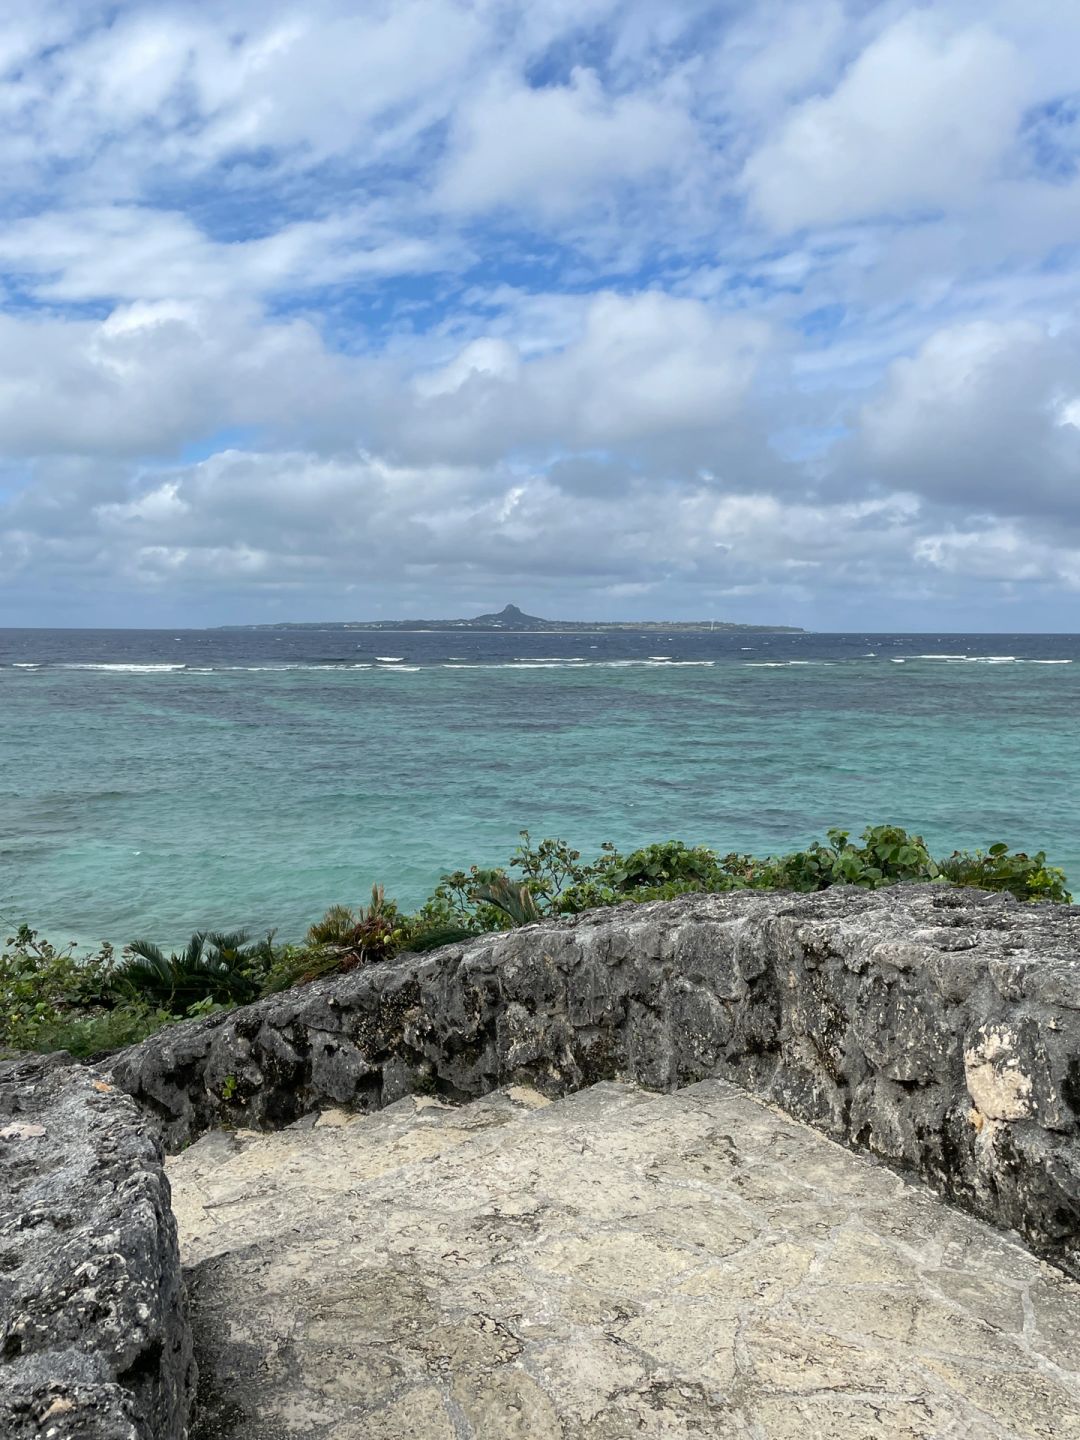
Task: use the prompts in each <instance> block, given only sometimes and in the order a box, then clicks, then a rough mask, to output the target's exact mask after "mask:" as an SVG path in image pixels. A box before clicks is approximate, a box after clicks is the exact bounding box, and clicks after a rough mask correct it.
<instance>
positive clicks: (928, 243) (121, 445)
mask: <svg viewBox="0 0 1080 1440" xmlns="http://www.w3.org/2000/svg"><path fill="white" fill-rule="evenodd" d="M1077 54H1080V7H1077V6H1076V5H1075V4H1073V3H1070V0H1025V4H1024V5H1022V6H1020V5H1017V4H1015V3H1011V0H981V3H974V0H971V3H969V0H939V3H935V4H933V5H923V6H919V5H913V4H908V3H903V0H883V3H876V4H875V3H868V0H851V3H847V4H845V3H843V0H782V3H781V0H777V3H769V0H764V3H762V0H757V3H742V0H725V3H696V0H665V3H664V4H662V5H661V4H658V3H655V0H653V3H638V0H621V3H620V0H574V3H570V0H541V3H538V4H532V5H529V6H525V5H521V4H509V3H501V0H471V3H465V0H419V3H414V0H394V3H385V4H375V3H372V4H361V5H358V4H355V3H353V4H345V3H341V0H305V3H304V4H303V5H299V4H295V3H285V0H260V3H258V4H255V3H250V4H249V3H246V0H229V3H227V4H224V3H222V4H219V3H216V0H203V3H200V4H197V5H193V4H190V3H185V4H165V3H161V4H157V3H149V0H144V3H135V4H123V3H119V4H117V3H113V4H108V5H95V4H94V3H92V0H79V3H50V0H36V3H33V4H30V3H24V0H10V3H9V4H8V5H6V6H5V7H4V14H3V17H2V18H0V126H2V127H3V131H4V134H3V153H4V156H5V165H4V168H3V174H2V175H0V189H2V192H3V193H2V195H0V205H2V214H0V624H7V625H33V624H41V625H64V624H80V625H88V624H101V625H116V624H146V625H155V624H161V625H183V624H192V625H198V624H214V623H225V622H230V621H246V620H251V621H267V620H274V619H332V618H340V619H346V618H367V617H378V616H385V617H400V616H405V615H440V614H442V615H456V614H469V613H473V612H475V611H478V610H488V609H491V608H498V607H500V606H501V605H502V604H504V603H506V602H507V601H511V600H512V601H514V602H516V603H517V604H519V605H521V606H523V607H524V608H526V609H528V610H530V611H534V612H536V613H540V614H546V615H552V616H563V617H568V618H569V617H590V618H626V617H634V616H640V617H671V618H677V617H709V616H713V617H716V618H731V619H742V620H751V621H758V620H760V621H766V622H768V621H775V622H779V623H783V622H790V623H799V624H804V625H807V626H810V627H814V628H828V629H843V628H847V627H849V626H855V627H857V628H867V627H874V628H879V629H933V630H935V631H937V630H943V629H955V630H965V629H981V630H1006V631H1007V630H1021V629H1035V630H1038V629H1047V630H1069V629H1072V630H1080V338H1078V337H1080V332H1078V329H1077V320H1078V316H1077V300H1078V293H1080V291H1078V283H1077V282H1078V275H1080V175H1078V171H1077V162H1078V158H1080V79H1078V76H1077V71H1076V66H1075V56H1076V55H1077Z"/></svg>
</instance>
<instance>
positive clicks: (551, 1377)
mask: <svg viewBox="0 0 1080 1440" xmlns="http://www.w3.org/2000/svg"><path fill="white" fill-rule="evenodd" d="M312 1119H314V1117H311V1118H309V1120H307V1121H303V1122H300V1124H299V1125H296V1126H293V1127H292V1128H290V1129H287V1130H284V1131H280V1132H278V1133H276V1134H273V1135H264V1134H258V1133H255V1132H251V1131H242V1132H239V1133H235V1134H224V1133H222V1132H214V1133H212V1134H210V1135H208V1136H206V1137H205V1138H204V1139H202V1140H200V1141H198V1142H197V1143H196V1144H195V1145H194V1146H192V1147H191V1148H190V1149H188V1150H186V1151H185V1152H183V1154H181V1155H179V1156H177V1157H175V1158H174V1159H173V1160H171V1161H170V1162H169V1165H170V1173H171V1175H172V1177H173V1185H174V1194H175V1196H176V1202H175V1203H176V1209H177V1216H178V1220H179V1225H180V1235H181V1245H182V1249H183V1254H184V1259H185V1262H186V1263H187V1264H188V1265H190V1266H191V1267H192V1268H191V1269H190V1270H189V1272H188V1275H189V1282H190V1285H191V1290H192V1295H193V1305H194V1315H195V1322H196V1333H197V1336H198V1335H201V1336H202V1337H204V1343H205V1350H204V1351H203V1353H201V1354H200V1374H201V1376H202V1377H203V1380H204V1382H205V1383H204V1386H203V1389H202V1394H201V1399H202V1402H203V1403H202V1406H201V1409H200V1417H199V1419H198V1421H197V1440H286V1437H290V1440H292V1437H297V1440H298V1437H304V1440H513V1437H520V1440H631V1437H633V1440H661V1437H663V1440H691V1437H697V1440H720V1437H724V1440H787V1437H790V1440H796V1437H797V1440H808V1437H818V1440H826V1437H834V1440H944V1437H954V1440H959V1437H967V1440H1076V1437H1080V1373H1078V1371H1080V1284H1077V1283H1076V1282H1074V1281H1071V1280H1069V1279H1067V1278H1066V1277H1064V1276H1063V1275H1062V1274H1061V1273H1060V1271H1057V1270H1055V1269H1054V1268H1053V1267H1051V1266H1049V1265H1046V1264H1043V1263H1040V1262H1039V1261H1038V1260H1036V1259H1035V1258H1034V1257H1033V1256H1032V1255H1031V1254H1030V1253H1029V1252H1027V1251H1026V1250H1024V1249H1023V1248H1022V1247H1020V1246H1019V1245H1018V1244H1016V1243H1014V1242H1013V1241H1011V1240H1009V1239H1008V1238H1006V1237H1004V1236H1002V1235H1000V1234H998V1233H997V1232H995V1231H993V1230H991V1229H990V1228H989V1227H988V1226H986V1225H984V1224H982V1223H981V1222H979V1221H977V1220H974V1219H972V1218H971V1217H969V1216H966V1215H963V1214H961V1213H959V1212H957V1211H954V1210H950V1209H949V1208H948V1207H946V1206H944V1205H943V1204H942V1203H941V1202H940V1201H939V1200H937V1199H936V1198H935V1197H934V1196H933V1195H932V1194H931V1192H929V1191H928V1190H926V1189H925V1188H924V1187H922V1186H919V1185H916V1184H912V1183H910V1182H907V1181H905V1180H904V1179H903V1178H901V1177H900V1176H898V1175H897V1174H896V1173H894V1172H893V1171H891V1170H889V1169H887V1168H885V1167H883V1166H882V1165H880V1164H878V1163H876V1162H875V1161H874V1160H872V1159H871V1158H870V1157H868V1156H866V1155H856V1154H852V1153H851V1152H850V1151H848V1150H844V1149H841V1148H840V1147H839V1146H837V1145H835V1144H833V1143H831V1142H830V1141H828V1140H826V1139H824V1138H823V1137H822V1136H821V1135H819V1134H818V1133H816V1132H815V1131H813V1130H811V1129H809V1128H807V1127H806V1126H803V1125H801V1124H798V1123H796V1122H794V1121H791V1120H790V1119H788V1118H786V1117H785V1116H783V1115H781V1114H780V1113H779V1112H777V1111H776V1110H775V1109H774V1108H772V1107H769V1106H766V1105H765V1104H763V1103H762V1102H760V1101H757V1100H753V1099H750V1098H749V1097H747V1096H745V1095H744V1094H741V1093H740V1092H738V1091H737V1090H735V1089H734V1088H733V1087H731V1086H729V1085H727V1084H725V1083H723V1082H717V1081H707V1082H704V1083H702V1084H699V1085H695V1086H691V1087H688V1088H686V1089H683V1090H680V1091H676V1092H674V1093H672V1094H668V1095H657V1094H655V1093H645V1092H643V1091H640V1090H636V1089H630V1088H628V1087H622V1086H617V1085H611V1084H601V1085H598V1086H594V1087H592V1088H590V1089H586V1090H584V1091H581V1092H579V1093H578V1094H576V1095H573V1096H571V1097H569V1098H564V1099H561V1100H557V1101H555V1102H554V1103H547V1102H545V1100H544V1098H543V1097H542V1096H540V1095H539V1094H538V1093H537V1092H535V1091H527V1090H524V1089H513V1090H511V1091H509V1092H508V1093H506V1094H496V1095H493V1096H490V1097H488V1098H486V1099H484V1100H478V1101H474V1102H472V1103H471V1104H469V1105H467V1106H464V1107H461V1108H457V1107H448V1106H445V1105H443V1104H442V1103H441V1102H438V1101H436V1100H433V1099H430V1098H427V1099H418V1098H410V1099H406V1100H402V1101H399V1102H397V1103H396V1104H395V1105H393V1106H391V1107H390V1108H389V1109H387V1110H385V1111H383V1112H382V1113H380V1114H378V1115H372V1116H356V1115H348V1114H345V1113H344V1112H341V1111H331V1112H327V1113H324V1114H322V1115H321V1116H320V1117H319V1118H318V1120H317V1121H315V1123H314V1125H312V1123H311V1121H312Z"/></svg>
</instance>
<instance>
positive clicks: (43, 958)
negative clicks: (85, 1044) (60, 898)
mask: <svg viewBox="0 0 1080 1440" xmlns="http://www.w3.org/2000/svg"><path fill="white" fill-rule="evenodd" d="M112 969H113V949H112V947H111V946H110V945H103V946H102V947H101V949H100V950H99V951H97V952H96V953H95V954H93V955H87V956H84V957H82V958H78V957H76V955H75V946H74V944H71V945H67V946H62V947H59V948H58V947H56V946H54V945H50V944H49V942H48V941H47V940H42V939H41V938H40V937H39V935H38V933H37V931H36V930H31V929H30V927H29V926H28V925H20V926H19V928H18V930H17V931H16V933H15V934H14V935H11V936H9V937H8V939H7V942H6V948H5V950H4V953H3V954H2V955H0V1047H7V1048H10V1049H12V1050H34V1049H36V1048H38V1042H39V1037H41V1036H42V1035H43V1034H45V1033H47V1032H48V1031H49V1030H50V1028H51V1027H53V1026H55V1025H58V1024H60V1023H61V1022H62V1020H63V1018H64V1017H65V1016H67V1015H69V1014H72V1013H75V1014H77V1013H79V1012H86V1011H88V1010H91V1009H94V1008H100V1007H102V1006H105V1005H107V1004H108V1003H110V1002H109V996H110V980H111V975H112ZM50 1048H51V1047H50Z"/></svg>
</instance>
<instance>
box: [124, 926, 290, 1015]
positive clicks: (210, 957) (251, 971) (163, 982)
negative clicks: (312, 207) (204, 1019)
mask: <svg viewBox="0 0 1080 1440" xmlns="http://www.w3.org/2000/svg"><path fill="white" fill-rule="evenodd" d="M272 942H273V937H272V935H268V936H267V937H266V939H265V940H259V941H257V942H256V943H254V944H251V943H250V942H249V937H248V935H247V934H246V933H245V932H244V931H242V930H241V931H236V932H234V933H232V934H227V935H226V934H220V933H216V932H210V933H207V932H204V931H201V930H197V931H196V932H195V934H194V935H192V937H191V939H190V940H189V941H188V943H187V945H186V946H185V948H184V949H183V950H182V951H181V952H180V954H179V955H176V954H173V955H169V956H166V955H165V954H164V952H163V951H162V950H161V949H160V947H159V946H157V945H154V944H152V943H151V942H150V941H149V940H133V941H132V942H131V944H130V945H129V946H128V947H127V950H126V952H125V957H124V959H123V961H122V962H121V963H120V964H119V965H117V966H116V968H115V970H114V972H113V975H112V988H113V990H114V991H115V993H116V994H117V995H118V996H119V997H122V998H124V999H139V1000H145V1001H146V1002H147V1003H148V1004H151V1005H155V1006H158V1007H159V1008H161V1009H162V1010H165V1011H167V1012H168V1013H169V1014H170V1015H185V1014H186V1013H187V1012H188V1010H189V1009H190V1008H191V1006H192V1005H195V1004H196V1003H197V1002H199V1001H200V1000H210V1001H212V1002H213V1003H214V1004H217V1005H246V1004H247V1003H248V1002H249V1001H251V1000H254V999H256V998H257V996H258V995H259V992H260V990H261V989H262V985H263V981H264V980H265V977H266V975H267V973H268V972H269V970H270V968H271V966H272V964H273V943H272Z"/></svg>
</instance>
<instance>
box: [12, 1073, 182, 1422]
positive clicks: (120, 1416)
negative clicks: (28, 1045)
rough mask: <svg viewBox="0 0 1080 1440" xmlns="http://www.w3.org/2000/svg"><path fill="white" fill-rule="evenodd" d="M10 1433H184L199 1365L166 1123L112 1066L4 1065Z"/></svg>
mask: <svg viewBox="0 0 1080 1440" xmlns="http://www.w3.org/2000/svg"><path fill="white" fill-rule="evenodd" d="M0 1134H3V1135H4V1136H5V1137H6V1138H0V1434H2V1435H3V1436H4V1440H42V1437H47V1440H162V1437H167V1440H178V1437H180V1436H182V1435H183V1434H184V1433H185V1423H186V1416H187V1412H188V1405H189V1401H190V1397H191V1390H192V1385H193V1379H194V1372H193V1368H192V1360H191V1335H190V1330H189V1327H188V1321H187V1314H186V1308H185V1299H184V1293H183V1286H182V1281H181V1275H180V1264H179V1257H178V1253H177V1246H176V1224H175V1221H174V1219H173V1216H172V1212H171V1210H170V1207H169V1199H170V1195H169V1185H168V1181H167V1180H166V1179H165V1175H164V1170H163V1156H162V1152H161V1145H160V1141H159V1140H158V1138H157V1135H156V1134H155V1132H154V1127H153V1125H152V1124H151V1123H149V1122H148V1121H147V1119H146V1118H145V1117H144V1116H142V1115H141V1114H140V1113H139V1110H138V1107H137V1106H136V1105H135V1104H134V1103H133V1102H132V1100H131V1099H130V1097H129V1096H127V1095H125V1094H123V1093H122V1092H121V1091H119V1090H117V1089H116V1088H114V1087H113V1086H111V1085H110V1084H109V1083H108V1082H107V1081H106V1080H105V1079H104V1078H103V1077H102V1076H101V1075H98V1074H95V1073H94V1072H93V1071H89V1070H86V1069H84V1068H83V1067H81V1066H78V1065H67V1066H65V1065H63V1064H58V1063H57V1062H56V1061H55V1060H44V1061H37V1060H34V1061H26V1062H17V1063H14V1064H8V1065H0Z"/></svg>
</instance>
